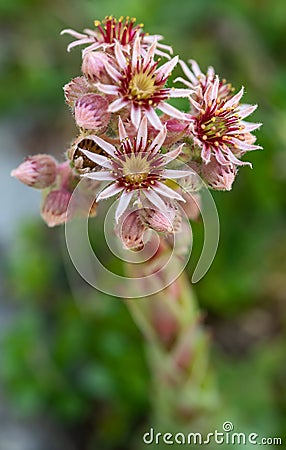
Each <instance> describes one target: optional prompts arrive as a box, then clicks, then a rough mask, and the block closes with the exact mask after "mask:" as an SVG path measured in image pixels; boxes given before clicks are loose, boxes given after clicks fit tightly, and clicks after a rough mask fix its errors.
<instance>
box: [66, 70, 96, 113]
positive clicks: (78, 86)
mask: <svg viewBox="0 0 286 450" xmlns="http://www.w3.org/2000/svg"><path fill="white" fill-rule="evenodd" d="M89 90H90V87H89V85H88V82H87V80H86V79H85V78H84V77H76V78H74V79H73V80H71V82H70V83H68V84H66V85H65V86H64V94H65V100H66V103H67V104H68V105H69V106H70V107H71V108H73V107H74V105H75V102H76V101H77V100H78V99H79V98H80V97H82V96H83V95H85V94H87V93H88V92H89Z"/></svg>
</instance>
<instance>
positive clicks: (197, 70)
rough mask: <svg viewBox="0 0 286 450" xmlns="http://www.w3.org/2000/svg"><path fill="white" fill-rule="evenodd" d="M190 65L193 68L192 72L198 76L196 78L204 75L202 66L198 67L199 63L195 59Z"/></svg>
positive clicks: (190, 61) (190, 60)
mask: <svg viewBox="0 0 286 450" xmlns="http://www.w3.org/2000/svg"><path fill="white" fill-rule="evenodd" d="M189 63H190V64H191V66H192V71H193V72H194V74H195V75H196V77H200V76H201V75H203V73H202V71H201V69H200V66H199V65H198V63H197V62H196V61H195V60H194V59H189Z"/></svg>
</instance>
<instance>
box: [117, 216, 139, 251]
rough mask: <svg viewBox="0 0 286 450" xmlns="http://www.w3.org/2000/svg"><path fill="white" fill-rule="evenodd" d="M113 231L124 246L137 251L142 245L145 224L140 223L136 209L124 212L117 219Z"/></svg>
mask: <svg viewBox="0 0 286 450" xmlns="http://www.w3.org/2000/svg"><path fill="white" fill-rule="evenodd" d="M115 231H116V233H117V235H118V236H119V237H120V239H121V240H122V243H123V246H124V247H125V248H127V249H129V250H134V251H139V250H141V249H142V248H143V247H144V242H143V235H144V232H145V231H146V226H145V225H144V224H143V223H142V220H141V217H140V214H139V212H138V211H132V212H127V213H125V214H124V215H123V216H122V218H121V219H120V220H119V223H118V225H117V228H116V230H115Z"/></svg>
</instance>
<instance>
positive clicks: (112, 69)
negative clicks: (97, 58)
mask: <svg viewBox="0 0 286 450" xmlns="http://www.w3.org/2000/svg"><path fill="white" fill-rule="evenodd" d="M104 66H105V70H106V72H107V73H108V75H110V76H111V78H113V79H114V81H116V82H118V81H119V80H120V79H121V75H120V73H119V72H118V70H116V69H115V67H113V66H112V65H111V64H109V63H108V62H105V64H104Z"/></svg>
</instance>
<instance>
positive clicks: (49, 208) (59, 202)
mask: <svg viewBox="0 0 286 450" xmlns="http://www.w3.org/2000/svg"><path fill="white" fill-rule="evenodd" d="M70 198H71V192H69V191H68V190H66V189H64V188H62V189H59V190H55V191H51V192H49V193H48V195H47V196H46V197H45V199H44V202H43V205H42V211H41V216H42V218H43V219H44V221H45V222H46V223H47V225H48V226H49V227H54V226H56V225H61V224H63V223H65V222H67V220H69V219H70V212H69V211H68V205H69V201H70Z"/></svg>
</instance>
